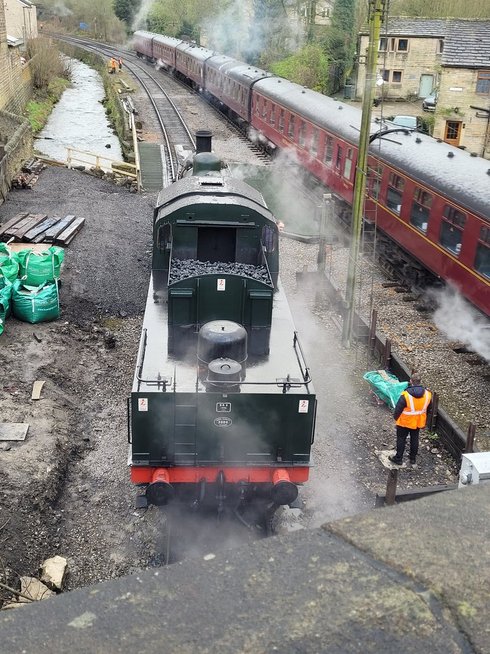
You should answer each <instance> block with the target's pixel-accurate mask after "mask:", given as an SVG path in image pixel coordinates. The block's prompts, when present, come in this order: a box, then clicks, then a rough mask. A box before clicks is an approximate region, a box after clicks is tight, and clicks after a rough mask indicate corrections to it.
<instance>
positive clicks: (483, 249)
mask: <svg viewBox="0 0 490 654" xmlns="http://www.w3.org/2000/svg"><path fill="white" fill-rule="evenodd" d="M475 270H477V271H478V272H479V273H481V274H482V275H485V277H488V279H490V227H482V228H481V229H480V240H479V241H478V245H477V246H476V257H475Z"/></svg>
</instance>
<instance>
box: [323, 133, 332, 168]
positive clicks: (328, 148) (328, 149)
mask: <svg viewBox="0 0 490 654" xmlns="http://www.w3.org/2000/svg"><path fill="white" fill-rule="evenodd" d="M332 158H333V137H332V136H327V140H326V141H325V158H324V161H325V163H326V164H328V165H331V163H332Z"/></svg>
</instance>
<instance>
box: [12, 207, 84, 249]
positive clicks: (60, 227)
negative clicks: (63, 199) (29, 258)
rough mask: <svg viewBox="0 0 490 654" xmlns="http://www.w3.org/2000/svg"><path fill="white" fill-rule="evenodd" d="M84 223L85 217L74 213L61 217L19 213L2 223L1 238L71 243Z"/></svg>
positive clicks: (60, 243) (33, 241)
mask: <svg viewBox="0 0 490 654" xmlns="http://www.w3.org/2000/svg"><path fill="white" fill-rule="evenodd" d="M84 224H85V218H80V217H78V218H77V217H76V216H74V215H72V214H70V215H68V216H65V217H64V218H61V217H59V216H52V217H48V216H47V215H46V214H25V213H19V214H17V215H16V216H14V217H13V218H11V219H10V220H8V221H7V222H6V223H4V224H3V225H0V240H1V241H9V240H11V239H14V240H15V241H16V242H27V243H56V244H57V245H69V244H70V243H71V241H72V240H73V239H74V238H75V236H76V234H78V232H79V231H80V230H81V229H82V227H83V225H84Z"/></svg>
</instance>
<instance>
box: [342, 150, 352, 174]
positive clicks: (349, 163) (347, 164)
mask: <svg viewBox="0 0 490 654" xmlns="http://www.w3.org/2000/svg"><path fill="white" fill-rule="evenodd" d="M351 170H352V148H347V155H346V157H345V162H344V177H345V178H346V179H350V174H351Z"/></svg>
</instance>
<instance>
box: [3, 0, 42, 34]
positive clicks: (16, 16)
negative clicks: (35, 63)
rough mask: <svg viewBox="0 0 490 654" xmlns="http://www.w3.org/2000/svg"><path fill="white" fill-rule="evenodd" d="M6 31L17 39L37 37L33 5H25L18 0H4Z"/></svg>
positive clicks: (35, 10)
mask: <svg viewBox="0 0 490 654" xmlns="http://www.w3.org/2000/svg"><path fill="white" fill-rule="evenodd" d="M4 2H5V21H6V24H7V33H8V34H9V35H10V36H15V37H16V38H18V39H23V40H24V41H27V39H34V38H36V37H37V9H36V7H35V5H32V6H31V7H27V6H26V5H23V4H21V3H20V2H18V0H4Z"/></svg>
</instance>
